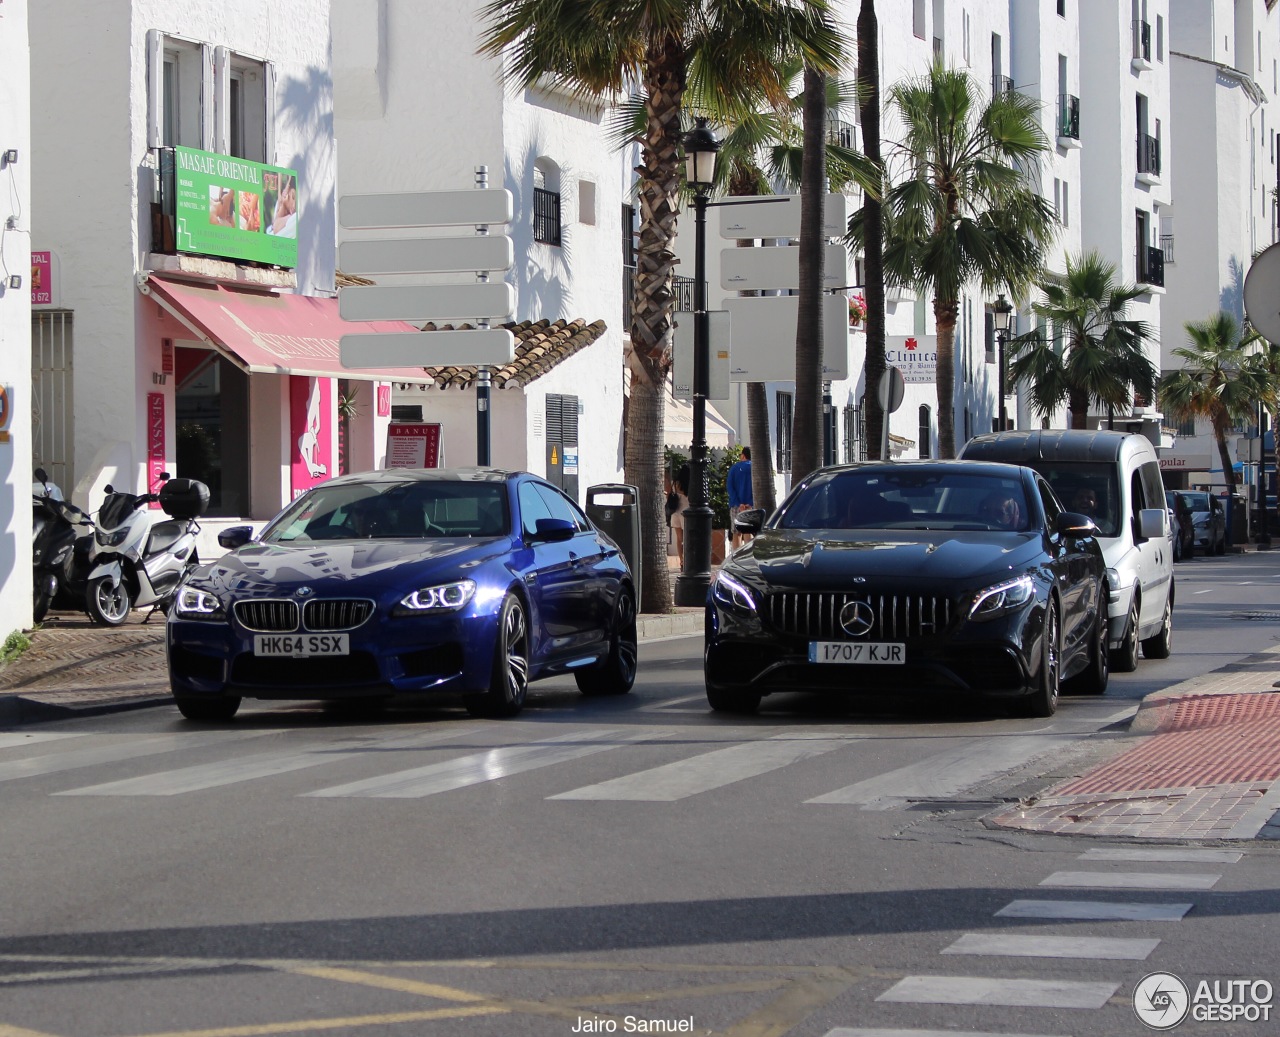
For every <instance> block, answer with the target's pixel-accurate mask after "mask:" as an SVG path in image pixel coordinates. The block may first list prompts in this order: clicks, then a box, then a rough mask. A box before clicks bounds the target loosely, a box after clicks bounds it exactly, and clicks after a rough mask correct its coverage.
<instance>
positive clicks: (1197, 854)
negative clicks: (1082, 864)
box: [1076, 846, 1244, 864]
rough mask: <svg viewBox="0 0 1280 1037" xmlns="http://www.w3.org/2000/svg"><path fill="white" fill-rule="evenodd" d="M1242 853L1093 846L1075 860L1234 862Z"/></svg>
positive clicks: (1191, 862) (1232, 851)
mask: <svg viewBox="0 0 1280 1037" xmlns="http://www.w3.org/2000/svg"><path fill="white" fill-rule="evenodd" d="M1243 856H1244V854H1243V853H1241V852H1240V851H1239V850H1179V849H1167V850H1165V849H1147V848H1145V847H1142V846H1135V847H1132V848H1124V847H1119V848H1107V847H1102V846H1095V847H1093V848H1092V849H1088V850H1085V852H1084V853H1082V854H1080V856H1079V857H1077V858H1076V860H1080V861H1147V862H1149V863H1154V862H1157V861H1168V862H1185V863H1188V864H1235V863H1237V862H1238V861H1239V860H1240V858H1241V857H1243Z"/></svg>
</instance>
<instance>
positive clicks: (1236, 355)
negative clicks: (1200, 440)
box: [1158, 310, 1269, 493]
mask: <svg viewBox="0 0 1280 1037" xmlns="http://www.w3.org/2000/svg"><path fill="white" fill-rule="evenodd" d="M1183 327H1184V328H1185V329H1186V332H1187V335H1188V336H1189V337H1190V339H1191V345H1190V346H1180V347H1179V348H1177V349H1175V350H1174V351H1173V355H1174V356H1176V357H1178V358H1179V359H1181V360H1183V361H1184V362H1185V363H1184V366H1183V367H1182V368H1181V369H1180V370H1177V371H1170V372H1169V373H1168V374H1166V375H1165V376H1164V377H1163V378H1161V379H1160V385H1159V389H1158V392H1159V398H1160V406H1161V407H1163V408H1164V409H1165V410H1166V411H1167V412H1168V413H1169V415H1170V416H1171V417H1173V418H1174V419H1175V420H1177V421H1187V420H1188V419H1191V418H1206V419H1208V421H1209V422H1210V423H1211V424H1212V425H1213V438H1214V439H1215V440H1216V442H1217V444H1218V458H1219V460H1220V461H1221V463H1222V476H1223V478H1224V479H1225V480H1226V483H1227V491H1228V492H1229V493H1235V492H1236V473H1235V471H1234V470H1233V468H1232V461H1231V453H1230V451H1229V450H1228V449H1227V429H1229V428H1231V427H1232V426H1233V425H1236V424H1238V423H1240V422H1247V421H1248V420H1249V419H1250V417H1251V416H1252V414H1253V408H1254V407H1255V406H1256V405H1257V403H1258V402H1259V400H1265V399H1266V398H1267V394H1268V391H1269V390H1268V382H1269V378H1268V376H1267V371H1266V356H1265V355H1255V356H1250V355H1249V354H1248V353H1247V352H1246V347H1247V346H1249V345H1250V344H1251V343H1253V342H1255V341H1257V340H1258V339H1259V338H1260V337H1261V336H1260V335H1259V334H1258V333H1257V332H1256V331H1254V330H1252V329H1249V330H1244V329H1242V328H1241V326H1240V325H1239V324H1238V323H1237V322H1236V319H1235V317H1233V316H1232V315H1231V314H1230V313H1227V312H1226V311H1225V310H1221V311H1219V312H1218V313H1217V314H1216V315H1215V316H1213V317H1210V318H1209V319H1208V320H1204V321H1188V322H1187V323H1186V324H1185V325H1183Z"/></svg>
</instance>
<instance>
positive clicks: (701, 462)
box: [675, 119, 720, 606]
mask: <svg viewBox="0 0 1280 1037" xmlns="http://www.w3.org/2000/svg"><path fill="white" fill-rule="evenodd" d="M719 150H720V142H719V141H718V140H716V138H715V137H714V136H713V135H712V133H711V131H710V130H709V129H707V120H706V119H698V120H697V125H696V126H695V127H694V128H693V129H692V130H691V131H690V132H689V133H688V134H687V135H686V136H685V138H684V161H685V182H686V183H687V184H688V185H689V187H690V188H692V189H693V211H694V241H693V247H694V266H693V451H692V453H693V456H692V457H691V458H690V459H689V483H690V485H689V488H688V490H689V506H688V507H687V508H686V509H685V512H684V572H682V573H681V574H680V575H679V577H677V578H676V589H675V600H676V604H677V605H694V606H697V605H702V604H704V603H705V602H706V600H707V590H708V588H709V587H710V586H711V523H712V519H713V517H714V515H713V512H712V511H711V504H710V502H709V499H708V496H709V495H708V492H707V491H708V486H707V458H708V450H707V396H708V395H709V393H710V389H711V386H710V368H711V355H710V350H711V345H710V343H709V342H708V337H709V336H708V326H707V192H708V191H710V190H711V185H712V184H713V183H714V182H715V178H716V153H717V152H718V151H719Z"/></svg>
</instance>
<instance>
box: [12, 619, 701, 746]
mask: <svg viewBox="0 0 1280 1037" xmlns="http://www.w3.org/2000/svg"><path fill="white" fill-rule="evenodd" d="M703 616H704V613H703V610H702V609H700V608H681V609H676V610H675V611H673V612H671V613H668V614H667V615H658V614H656V613H649V614H644V613H641V614H640V615H639V616H638V617H637V618H636V633H637V637H638V639H639V641H640V643H641V644H644V643H645V642H648V641H664V640H666V639H668V638H673V637H691V636H694V635H697V634H701V633H702V627H703V622H704V618H703ZM169 701H171V699H170V696H169V692H168V689H167V688H166V689H163V690H159V689H158V690H157V691H156V692H155V693H147V692H144V693H141V694H136V695H131V696H121V697H119V698H114V699H113V698H110V697H107V696H104V697H103V698H100V699H98V700H97V701H92V702H88V703H86V704H85V705H83V706H73V705H62V704H59V703H55V702H46V701H43V700H41V699H40V698H37V697H33V696H31V695H23V694H22V693H21V692H4V691H0V727H10V726H15V725H18V724H39V723H46V722H48V721H52V720H66V719H68V718H70V717H91V716H101V715H103V714H106V713H123V712H126V711H128V710H134V709H147V708H149V707H152V706H162V705H165V704H166V703H168V702H169Z"/></svg>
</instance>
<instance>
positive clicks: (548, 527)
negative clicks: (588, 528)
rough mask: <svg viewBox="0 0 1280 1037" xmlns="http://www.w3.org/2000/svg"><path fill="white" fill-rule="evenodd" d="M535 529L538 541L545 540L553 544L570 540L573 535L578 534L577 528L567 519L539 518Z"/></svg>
mask: <svg viewBox="0 0 1280 1037" xmlns="http://www.w3.org/2000/svg"><path fill="white" fill-rule="evenodd" d="M536 528H537V530H538V534H537V538H538V539H539V540H546V541H547V542H549V543H553V544H554V543H557V542H559V541H561V540H572V539H573V535H574V534H575V533H577V532H578V530H577V527H576V526H574V524H573V523H572V522H570V521H569V520H568V519H558V518H540V519H538V521H537V526H536Z"/></svg>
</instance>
